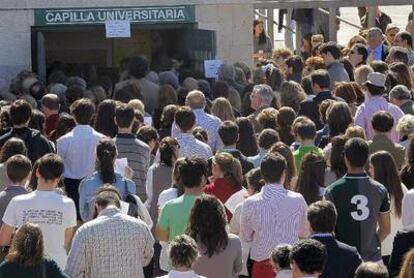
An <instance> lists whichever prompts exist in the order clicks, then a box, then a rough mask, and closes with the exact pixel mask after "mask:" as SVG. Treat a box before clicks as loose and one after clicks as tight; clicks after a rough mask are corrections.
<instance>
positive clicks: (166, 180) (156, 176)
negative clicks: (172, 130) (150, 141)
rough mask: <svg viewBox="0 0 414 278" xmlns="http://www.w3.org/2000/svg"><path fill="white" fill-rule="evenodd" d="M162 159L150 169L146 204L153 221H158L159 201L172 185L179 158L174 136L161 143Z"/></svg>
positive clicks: (165, 138) (164, 139)
mask: <svg viewBox="0 0 414 278" xmlns="http://www.w3.org/2000/svg"><path fill="white" fill-rule="evenodd" d="M159 154H160V161H159V162H158V163H154V164H153V165H151V167H150V168H149V169H148V173H147V181H146V186H145V187H146V192H147V197H148V198H147V200H146V201H145V205H146V207H147V209H148V210H149V213H150V215H151V218H152V221H153V222H154V223H157V220H158V206H157V201H158V197H159V196H160V194H161V192H162V191H163V190H165V189H167V188H170V187H171V184H172V179H171V177H172V170H173V167H174V163H175V161H176V160H177V158H178V142H177V140H175V139H174V138H172V137H164V138H163V139H162V140H161V142H160V145H159Z"/></svg>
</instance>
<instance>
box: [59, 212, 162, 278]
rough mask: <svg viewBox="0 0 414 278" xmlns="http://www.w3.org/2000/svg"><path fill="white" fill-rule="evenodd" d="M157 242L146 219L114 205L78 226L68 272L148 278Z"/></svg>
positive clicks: (113, 277)
mask: <svg viewBox="0 0 414 278" xmlns="http://www.w3.org/2000/svg"><path fill="white" fill-rule="evenodd" d="M153 244H154V238H153V237H152V235H151V232H150V230H149V228H148V226H147V225H146V224H144V222H142V221H141V220H139V219H136V218H132V217H130V216H128V215H125V214H122V213H121V212H120V210H119V209H118V208H116V207H113V206H110V207H107V208H106V209H104V210H102V211H101V212H100V214H99V216H98V218H96V219H94V220H92V221H90V222H87V223H85V224H84V225H82V226H81V227H80V228H79V229H78V231H77V232H76V234H75V237H74V239H73V242H72V248H71V250H70V252H69V257H68V261H67V265H66V270H65V272H66V273H67V274H69V275H70V277H100V278H103V277H108V278H109V277H111V278H117V277H119V278H121V277H138V278H144V272H143V269H142V268H143V267H144V266H146V265H147V264H148V263H149V262H150V260H151V258H152V256H153V253H154V249H153Z"/></svg>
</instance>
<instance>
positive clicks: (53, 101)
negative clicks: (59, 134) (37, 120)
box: [41, 94, 60, 136]
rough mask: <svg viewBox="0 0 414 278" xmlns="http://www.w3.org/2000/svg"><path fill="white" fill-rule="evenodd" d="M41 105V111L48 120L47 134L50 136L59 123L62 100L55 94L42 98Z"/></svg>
mask: <svg viewBox="0 0 414 278" xmlns="http://www.w3.org/2000/svg"><path fill="white" fill-rule="evenodd" d="M41 103H42V106H41V109H42V112H43V114H45V118H46V127H45V134H46V135H47V136H49V134H50V133H51V132H52V131H53V130H55V128H56V126H57V123H58V121H59V109H60V100H59V97H58V96H57V95H55V94H47V95H44V96H43V97H42V100H41Z"/></svg>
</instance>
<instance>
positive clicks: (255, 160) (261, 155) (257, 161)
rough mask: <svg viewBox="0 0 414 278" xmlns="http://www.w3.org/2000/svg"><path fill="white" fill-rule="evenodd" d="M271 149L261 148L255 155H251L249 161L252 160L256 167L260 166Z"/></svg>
mask: <svg viewBox="0 0 414 278" xmlns="http://www.w3.org/2000/svg"><path fill="white" fill-rule="evenodd" d="M268 151H269V150H264V149H260V151H259V153H258V154H257V155H254V156H249V157H248V158H247V161H249V162H251V163H252V164H253V166H254V168H257V167H260V163H262V160H263V158H264V157H265V156H266V154H267V152H268Z"/></svg>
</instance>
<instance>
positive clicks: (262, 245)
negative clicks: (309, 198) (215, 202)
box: [240, 184, 309, 262]
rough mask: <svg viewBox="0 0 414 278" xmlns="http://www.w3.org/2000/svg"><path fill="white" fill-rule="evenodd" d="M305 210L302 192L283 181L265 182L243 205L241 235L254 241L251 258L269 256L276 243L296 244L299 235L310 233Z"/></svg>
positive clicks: (260, 258) (258, 259)
mask: <svg viewBox="0 0 414 278" xmlns="http://www.w3.org/2000/svg"><path fill="white" fill-rule="evenodd" d="M306 210H307V205H306V202H305V199H304V198H303V196H302V195H301V194H299V193H296V192H292V191H289V190H287V189H285V188H284V187H283V185H281V184H268V185H265V186H263V187H262V190H261V191H260V192H259V193H257V194H255V195H253V196H251V197H249V198H248V199H247V200H246V201H245V202H244V204H243V207H242V213H241V225H240V238H241V240H242V241H244V242H251V251H250V256H251V258H252V259H253V260H254V261H257V262H260V261H263V260H267V259H269V258H270V256H271V253H272V250H273V248H274V247H276V246H277V245H279V244H284V243H285V244H294V243H296V242H297V241H298V240H299V237H307V236H308V235H309V223H308V221H307V219H306Z"/></svg>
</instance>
